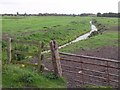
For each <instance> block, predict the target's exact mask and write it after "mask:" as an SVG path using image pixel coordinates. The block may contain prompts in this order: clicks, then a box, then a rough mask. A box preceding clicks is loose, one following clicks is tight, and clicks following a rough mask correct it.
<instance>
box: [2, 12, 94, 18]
mask: <svg viewBox="0 0 120 90" xmlns="http://www.w3.org/2000/svg"><path fill="white" fill-rule="evenodd" d="M1 15H2V16H73V17H75V16H96V15H95V14H93V13H82V14H58V13H38V14H27V13H24V14H19V12H17V13H16V14H1Z"/></svg>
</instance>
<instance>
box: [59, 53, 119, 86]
mask: <svg viewBox="0 0 120 90" xmlns="http://www.w3.org/2000/svg"><path fill="white" fill-rule="evenodd" d="M60 60H61V65H62V71H63V75H65V76H66V77H67V79H68V80H69V81H71V80H72V81H71V82H73V83H71V84H70V85H72V86H73V87H79V86H84V85H95V86H111V87H114V88H116V87H118V86H119V85H118V84H119V81H118V78H119V70H120V67H119V66H120V61H118V60H112V59H105V58H98V57H91V56H85V55H76V54H70V53H63V52H60Z"/></svg>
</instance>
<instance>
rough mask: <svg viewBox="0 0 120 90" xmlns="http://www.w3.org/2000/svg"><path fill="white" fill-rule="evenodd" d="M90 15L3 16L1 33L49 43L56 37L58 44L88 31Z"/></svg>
mask: <svg viewBox="0 0 120 90" xmlns="http://www.w3.org/2000/svg"><path fill="white" fill-rule="evenodd" d="M90 20H91V18H90V17H72V16H69V17H68V16H47V17H46V16H41V17H37V16H36V17H35V16H32V17H3V21H2V22H3V33H9V34H10V35H12V36H14V37H15V38H18V39H22V40H37V41H43V42H45V43H49V42H50V40H51V39H56V40H57V41H58V43H59V45H62V44H64V43H67V42H69V41H71V40H73V39H75V38H76V37H78V36H80V35H81V34H84V33H86V32H88V31H90V24H89V22H90Z"/></svg>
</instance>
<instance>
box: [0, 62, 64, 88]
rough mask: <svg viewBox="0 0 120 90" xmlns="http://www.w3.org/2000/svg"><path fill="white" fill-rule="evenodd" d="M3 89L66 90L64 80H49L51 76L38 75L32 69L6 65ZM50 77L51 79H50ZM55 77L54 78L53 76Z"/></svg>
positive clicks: (3, 75) (4, 67)
mask: <svg viewBox="0 0 120 90" xmlns="http://www.w3.org/2000/svg"><path fill="white" fill-rule="evenodd" d="M2 73H3V74H2V80H3V81H2V85H3V88H25V87H30V88H33V87H34V88H35V87H36V88H65V87H66V81H65V80H64V79H63V78H49V77H50V74H48V75H46V76H45V75H44V74H38V73H37V72H36V71H33V70H32V69H30V68H24V67H21V65H13V64H10V65H4V66H3V72H2ZM48 76H49V77H48ZM52 77H54V76H52Z"/></svg>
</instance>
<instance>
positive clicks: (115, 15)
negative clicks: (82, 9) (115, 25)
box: [97, 12, 120, 17]
mask: <svg viewBox="0 0 120 90" xmlns="http://www.w3.org/2000/svg"><path fill="white" fill-rule="evenodd" d="M97 17H120V13H112V12H109V13H103V14H101V13H97Z"/></svg>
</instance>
